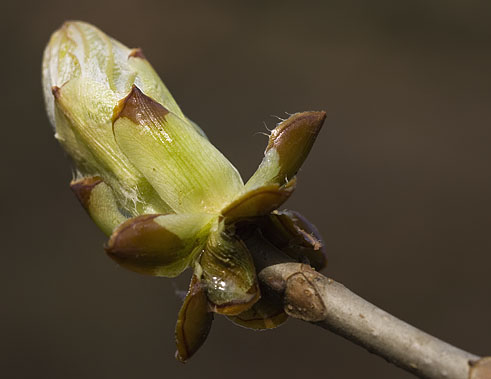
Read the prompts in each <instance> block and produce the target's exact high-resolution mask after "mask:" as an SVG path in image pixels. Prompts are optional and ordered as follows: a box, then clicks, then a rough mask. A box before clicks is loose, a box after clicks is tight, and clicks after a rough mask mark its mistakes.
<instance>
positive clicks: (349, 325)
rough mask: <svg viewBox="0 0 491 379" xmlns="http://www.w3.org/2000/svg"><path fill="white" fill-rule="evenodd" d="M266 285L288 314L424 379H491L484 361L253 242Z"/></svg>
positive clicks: (490, 360) (488, 362)
mask: <svg viewBox="0 0 491 379" xmlns="http://www.w3.org/2000/svg"><path fill="white" fill-rule="evenodd" d="M248 244H249V245H250V246H251V247H253V249H251V250H252V251H255V252H256V254H255V261H256V265H257V267H258V269H259V271H258V277H259V280H260V281H261V283H262V285H264V286H266V287H267V288H269V289H271V290H272V291H274V292H275V293H276V294H278V295H279V296H281V298H282V300H283V304H284V309H285V311H286V313H288V315H290V316H292V317H295V318H298V319H301V320H304V321H307V322H311V323H313V324H315V325H317V326H320V327H322V328H324V329H328V330H330V331H332V332H334V333H336V334H339V335H341V336H343V337H345V338H347V339H348V340H350V341H352V342H354V343H356V344H358V345H360V346H362V347H364V348H366V349H367V350H368V351H370V352H372V353H374V354H377V355H379V356H380V357H382V358H384V359H385V360H387V361H389V362H391V363H393V364H395V365H397V366H399V367H400V368H402V369H404V370H407V371H409V372H411V373H413V374H415V375H417V376H419V377H421V378H446V379H484V378H486V379H489V378H491V358H489V357H488V358H480V357H478V356H476V355H474V354H471V353H468V352H466V351H463V350H461V349H458V348H456V347H454V346H452V345H450V344H448V343H446V342H443V341H441V340H439V339H438V338H435V337H433V336H431V335H429V334H427V333H425V332H423V331H421V330H419V329H417V328H415V327H413V326H411V325H409V324H407V323H406V322H404V321H402V320H399V319H398V318H396V317H394V316H392V315H390V314H389V313H387V312H385V311H383V310H382V309H380V308H378V307H376V306H375V305H373V304H371V303H369V302H368V301H366V300H364V299H362V298H361V297H359V296H358V295H356V294H354V293H353V292H351V291H350V290H349V289H347V288H346V287H345V286H343V285H342V284H340V283H338V282H336V281H334V280H332V279H329V278H327V277H325V276H324V275H322V274H320V273H319V272H316V271H315V270H314V269H313V268H311V267H310V266H308V265H306V264H301V263H296V262H285V261H287V259H285V257H284V256H283V255H281V253H280V252H279V251H278V250H276V249H274V248H273V247H272V246H270V245H268V244H265V243H264V240H263V241H261V240H260V239H254V238H252V239H250V240H249V241H248Z"/></svg>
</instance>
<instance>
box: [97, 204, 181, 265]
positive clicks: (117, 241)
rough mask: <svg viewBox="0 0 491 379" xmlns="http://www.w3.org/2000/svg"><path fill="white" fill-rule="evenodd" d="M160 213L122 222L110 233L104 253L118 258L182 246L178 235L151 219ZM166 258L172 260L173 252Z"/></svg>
mask: <svg viewBox="0 0 491 379" xmlns="http://www.w3.org/2000/svg"><path fill="white" fill-rule="evenodd" d="M159 216H161V215H160V214H149V215H141V216H137V217H134V218H131V219H129V220H127V221H125V222H124V223H122V224H121V225H120V226H119V227H118V228H117V229H116V230H115V231H114V232H113V234H112V236H111V238H110V239H109V242H108V243H107V246H106V248H105V249H106V253H108V254H109V255H110V256H112V257H118V258H120V259H124V258H131V257H135V255H136V256H144V255H146V254H152V253H153V252H156V251H160V250H162V248H163V247H165V246H169V245H170V246H174V247H175V249H177V248H179V247H181V246H182V242H181V240H180V238H179V237H178V236H176V235H175V234H174V233H172V232H170V231H168V230H167V229H165V228H164V227H162V226H161V225H159V224H157V223H156V222H155V221H153V220H154V219H155V218H157V217H159ZM166 258H167V259H168V260H169V261H172V259H173V258H174V253H169V254H168V256H166Z"/></svg>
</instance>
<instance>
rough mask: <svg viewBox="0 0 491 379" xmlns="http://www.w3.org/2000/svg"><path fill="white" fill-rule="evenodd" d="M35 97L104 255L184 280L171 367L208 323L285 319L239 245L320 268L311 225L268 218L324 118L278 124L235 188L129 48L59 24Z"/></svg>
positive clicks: (92, 30)
mask: <svg viewBox="0 0 491 379" xmlns="http://www.w3.org/2000/svg"><path fill="white" fill-rule="evenodd" d="M43 89H44V97H45V102H46V111H47V114H48V117H49V120H50V122H51V124H52V125H53V127H54V129H55V137H56V138H57V139H58V141H59V142H60V143H61V145H62V146H63V148H64V149H65V151H66V152H67V153H68V155H69V156H70V158H71V159H72V160H73V164H74V166H75V172H76V175H75V178H74V179H73V181H72V182H71V184H70V185H71V188H72V190H73V192H74V193H75V195H76V196H77V198H78V199H79V201H80V203H81V204H82V206H83V207H84V208H85V210H86V211H87V212H88V214H89V215H90V217H91V218H92V219H93V221H94V222H95V223H96V225H97V226H98V227H99V228H100V229H101V230H102V231H103V232H104V233H106V234H107V235H108V236H109V241H108V243H107V245H106V248H105V249H106V253H107V254H108V256H109V257H111V258H112V259H113V260H114V261H116V262H117V263H118V264H120V265H121V266H123V267H125V268H127V269H129V270H132V271H135V272H139V273H143V274H148V275H154V276H164V277H175V276H177V275H179V274H180V273H181V272H183V271H184V270H185V269H187V268H189V267H190V268H191V269H192V270H193V276H192V280H191V284H190V288H189V292H188V294H187V296H186V298H185V300H184V303H183V306H182V308H181V310H180V312H179V315H178V321H177V325H176V341H177V353H176V357H177V358H178V359H179V360H181V361H186V360H187V359H188V358H189V357H191V355H193V354H194V353H195V352H196V350H197V349H198V348H199V347H200V346H201V345H202V343H203V342H204V340H205V339H206V336H207V334H208V331H209V330H210V327H211V322H212V320H213V314H214V313H218V314H223V315H226V316H227V317H229V318H230V319H231V320H232V321H234V322H235V323H237V324H239V325H242V326H246V327H250V328H253V329H269V328H273V327H276V326H278V325H279V324H281V323H283V322H284V321H285V320H286V318H287V316H286V314H285V312H284V311H283V309H282V306H281V304H277V303H275V302H274V300H272V299H270V298H269V297H268V296H267V295H264V296H261V291H260V289H259V285H258V282H257V277H256V269H255V267H254V262H253V259H252V256H251V251H250V250H249V248H250V246H252V245H251V244H250V243H249V242H250V239H251V238H253V236H254V238H256V239H257V238H260V239H261V240H263V242H264V243H266V244H268V246H271V248H272V249H276V250H278V251H281V252H283V253H284V254H286V255H288V256H289V257H291V258H292V259H295V260H298V261H302V262H305V261H308V262H311V264H312V265H313V266H314V267H315V268H317V269H322V268H323V267H324V266H325V263H326V261H325V255H324V246H323V242H322V241H321V238H320V236H319V235H318V233H317V231H316V229H315V227H313V226H312V225H311V224H310V223H309V222H308V221H307V220H306V219H304V218H303V217H302V216H301V215H299V214H298V213H297V212H293V211H278V210H277V209H278V208H279V207H280V206H281V205H282V204H283V203H284V202H285V201H286V200H287V199H288V198H289V197H290V195H291V194H292V192H293V190H294V188H295V184H296V176H295V175H296V173H297V171H298V170H299V168H300V166H301V165H302V163H303V162H304V160H305V158H306V157H307V155H308V153H309V151H310V149H311V148H312V145H313V143H314V141H315V139H316V137H317V135H318V133H319V131H320V129H321V127H322V124H323V122H324V119H325V112H302V113H296V114H294V115H292V116H291V117H289V118H288V119H287V120H285V121H283V122H281V123H280V124H279V125H278V126H277V127H276V128H275V129H274V130H273V131H272V133H271V136H270V138H269V143H268V145H267V148H266V151H265V156H264V159H263V161H262V162H261V164H260V166H259V168H258V170H257V171H256V173H255V174H254V175H253V176H252V177H251V179H250V180H249V181H248V182H247V183H245V184H244V183H243V181H242V178H241V176H240V174H239V173H238V172H237V170H236V169H235V167H234V166H233V165H232V164H231V163H230V162H229V161H228V160H227V159H226V158H225V157H224V156H223V155H222V154H221V153H220V151H218V150H217V149H216V148H215V147H214V146H213V145H212V144H211V143H210V141H209V140H208V139H207V138H206V136H205V134H204V133H203V131H202V130H201V129H200V128H199V127H198V126H197V125H196V124H195V123H193V122H192V121H190V120H189V119H188V118H187V117H186V116H185V115H184V114H183V112H182V111H181V109H180V108H179V106H178V105H177V103H176V102H175V100H174V99H173V98H172V95H171V94H170V92H169V91H168V89H167V88H166V87H165V85H164V83H163V82H162V81H161V80H160V78H159V76H158V75H157V74H156V72H155V71H154V69H153V68H152V66H151V65H150V64H149V62H148V61H147V60H146V58H145V56H144V55H143V53H142V52H141V50H140V49H129V48H127V47H126V46H124V45H122V44H121V43H119V42H118V41H116V40H114V39H112V38H111V37H109V36H107V35H106V34H104V33H103V32H102V31H100V30H99V29H97V28H96V27H94V26H92V25H89V24H86V23H83V22H67V23H65V24H64V25H63V26H62V27H61V28H60V29H59V30H58V31H56V32H55V33H54V34H53V35H52V37H51V39H50V41H49V43H48V45H47V47H46V50H45V52H44V57H43Z"/></svg>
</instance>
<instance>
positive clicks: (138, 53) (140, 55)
mask: <svg viewBox="0 0 491 379" xmlns="http://www.w3.org/2000/svg"><path fill="white" fill-rule="evenodd" d="M128 58H140V59H147V58H146V57H145V55H144V54H143V51H142V49H141V48H139V47H138V48H136V49H132V50H131V52H130V54H129V55H128Z"/></svg>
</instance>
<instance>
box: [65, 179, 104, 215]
mask: <svg viewBox="0 0 491 379" xmlns="http://www.w3.org/2000/svg"><path fill="white" fill-rule="evenodd" d="M100 183H102V178H101V177H99V176H91V177H88V178H83V179H79V180H73V181H72V182H71V183H70V189H71V190H72V191H73V193H74V194H75V196H77V199H78V201H80V204H82V206H83V207H84V208H85V209H88V207H89V201H90V194H91V193H92V190H93V189H94V188H95V187H96V186H97V185H98V184H100Z"/></svg>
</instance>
